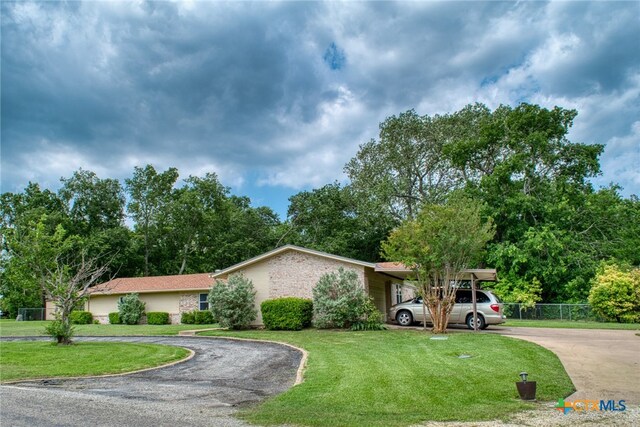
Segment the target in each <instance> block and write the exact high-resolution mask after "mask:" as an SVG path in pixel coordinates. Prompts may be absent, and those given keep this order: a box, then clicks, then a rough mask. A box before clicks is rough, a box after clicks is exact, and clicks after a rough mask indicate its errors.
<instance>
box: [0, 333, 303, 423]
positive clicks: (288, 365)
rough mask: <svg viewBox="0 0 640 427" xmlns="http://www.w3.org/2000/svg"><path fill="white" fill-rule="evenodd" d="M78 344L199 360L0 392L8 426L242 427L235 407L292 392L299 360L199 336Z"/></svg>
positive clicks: (279, 351) (271, 349)
mask: <svg viewBox="0 0 640 427" xmlns="http://www.w3.org/2000/svg"><path fill="white" fill-rule="evenodd" d="M77 341H120V342H145V343H158V344H170V345H177V346H181V347H186V348H189V349H191V350H194V351H195V353H196V355H195V357H193V358H192V359H191V360H189V361H187V362H184V363H179V364H177V365H174V366H170V367H166V368H161V369H155V370H151V371H146V372H140V373H137V374H130V375H125V376H118V377H105V378H85V379H73V380H72V379H70V380H55V381H51V380H50V381H25V382H21V383H18V384H13V385H5V386H0V402H1V403H0V414H1V418H2V422H1V424H2V425H3V426H34V425H38V426H85V425H92V426H128V425H135V426H140V427H144V426H150V427H151V426H179V425H185V426H205V425H208V426H211V425H216V426H244V425H247V424H245V423H243V422H242V421H240V420H238V419H237V418H234V417H233V414H234V413H235V412H236V411H237V407H238V406H246V405H250V404H254V403H256V402H259V401H262V400H264V399H265V398H267V397H269V396H272V395H275V394H278V393H281V392H283V391H285V390H287V389H288V388H289V387H291V386H292V385H293V383H294V381H295V379H296V370H297V369H298V365H299V363H300V360H301V357H302V355H301V353H300V352H299V351H297V350H295V349H292V348H289V347H285V346H281V345H278V344H271V343H256V342H247V341H233V340H225V339H209V338H201V337H193V338H190V337H117V338H106V337H95V338H77ZM113 357H118V355H117V354H114V355H113Z"/></svg>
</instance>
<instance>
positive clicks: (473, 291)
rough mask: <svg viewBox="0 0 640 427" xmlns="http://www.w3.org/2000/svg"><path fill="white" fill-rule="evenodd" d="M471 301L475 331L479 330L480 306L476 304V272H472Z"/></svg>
mask: <svg viewBox="0 0 640 427" xmlns="http://www.w3.org/2000/svg"><path fill="white" fill-rule="evenodd" d="M471 301H472V302H473V332H478V306H477V305H476V274H475V273H471Z"/></svg>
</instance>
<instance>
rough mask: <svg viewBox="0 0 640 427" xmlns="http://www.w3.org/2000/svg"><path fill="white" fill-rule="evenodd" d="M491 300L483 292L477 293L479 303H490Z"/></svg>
mask: <svg viewBox="0 0 640 427" xmlns="http://www.w3.org/2000/svg"><path fill="white" fill-rule="evenodd" d="M490 301H491V300H490V299H489V295H487V294H485V293H484V292H482V291H476V302H477V303H482V302H490Z"/></svg>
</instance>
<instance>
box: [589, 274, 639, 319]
mask: <svg viewBox="0 0 640 427" xmlns="http://www.w3.org/2000/svg"><path fill="white" fill-rule="evenodd" d="M589 304H591V307H592V309H593V311H595V312H596V313H597V314H599V315H600V316H602V317H603V318H605V319H607V320H612V321H616V322H619V323H632V322H640V269H638V268H635V269H634V268H631V267H630V266H628V265H616V264H604V265H602V266H600V268H599V271H598V274H597V275H596V277H595V278H594V280H593V284H592V286H591V291H590V292H589Z"/></svg>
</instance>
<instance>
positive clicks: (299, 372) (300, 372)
mask: <svg viewBox="0 0 640 427" xmlns="http://www.w3.org/2000/svg"><path fill="white" fill-rule="evenodd" d="M194 336H195V337H197V338H204V339H212V338H213V339H222V340H233V341H250V342H258V343H260V342H267V343H270V344H278V345H283V346H285V347H289V348H292V349H294V350H298V351H299V352H300V353H302V359H300V364H299V365H298V370H297V371H296V381H295V382H294V383H293V387H295V386H297V385H299V384H302V383H303V382H304V370H305V368H306V367H307V359H308V358H309V353H308V352H307V350H305V349H304V348H300V347H296V346H295V345H292V344H289V343H286V342H281V341H272V340H258V339H254V338H239V337H224V336H219V337H212V336H203V335H194Z"/></svg>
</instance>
